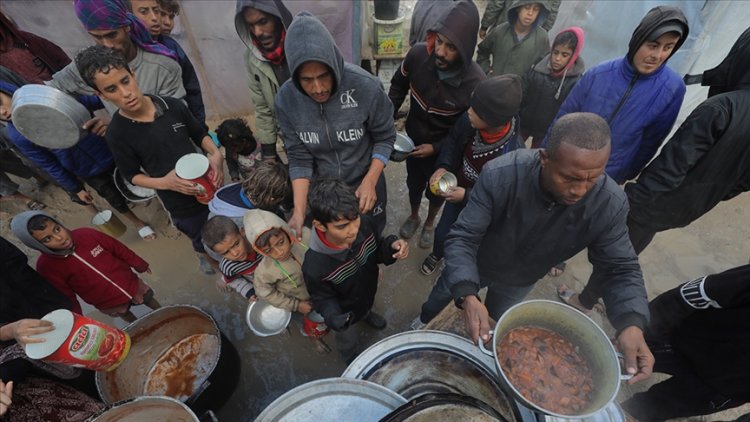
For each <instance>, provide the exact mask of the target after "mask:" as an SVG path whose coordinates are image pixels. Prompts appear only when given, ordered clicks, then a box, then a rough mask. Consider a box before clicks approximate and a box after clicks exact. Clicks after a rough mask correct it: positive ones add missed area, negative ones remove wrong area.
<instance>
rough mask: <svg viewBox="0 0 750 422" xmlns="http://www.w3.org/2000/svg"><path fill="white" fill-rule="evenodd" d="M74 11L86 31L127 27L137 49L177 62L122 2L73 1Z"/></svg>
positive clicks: (119, 0) (118, 0)
mask: <svg viewBox="0 0 750 422" xmlns="http://www.w3.org/2000/svg"><path fill="white" fill-rule="evenodd" d="M75 9H76V15H77V16H78V20H79V21H81V24H82V25H83V27H84V28H85V29H86V30H87V31H90V30H92V29H117V28H122V27H124V26H129V27H130V39H131V40H133V42H134V43H136V44H137V45H138V47H140V48H142V49H144V50H146V51H148V52H150V53H154V54H161V55H162V56H167V57H169V58H171V59H173V60H175V61H177V55H176V54H175V53H174V52H173V51H172V50H170V49H169V48H168V47H167V46H165V45H164V44H161V43H159V42H158V41H156V40H154V39H153V38H152V37H151V34H150V33H149V32H148V29H146V26H145V25H143V23H142V22H141V21H140V20H138V18H137V17H135V15H134V14H132V13H130V12H128V9H127V7H125V4H124V3H123V2H122V0H75Z"/></svg>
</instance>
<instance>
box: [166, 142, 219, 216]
mask: <svg viewBox="0 0 750 422" xmlns="http://www.w3.org/2000/svg"><path fill="white" fill-rule="evenodd" d="M174 169H175V173H176V174H177V177H179V178H181V179H185V180H188V181H191V182H193V183H195V186H196V187H198V188H199V189H200V191H201V193H200V194H198V195H196V196H195V199H196V200H198V202H200V203H201V204H208V203H209V202H211V199H213V197H214V194H215V193H216V186H214V184H213V182H211V178H212V177H213V174H214V172H213V170H212V169H211V166H210V164H209V162H208V158H207V157H206V156H205V155H203V154H197V153H192V154H186V155H183V156H182V157H181V158H180V159H179V160H177V163H176V164H175V167H174Z"/></svg>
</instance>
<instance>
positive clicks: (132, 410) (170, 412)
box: [86, 396, 198, 422]
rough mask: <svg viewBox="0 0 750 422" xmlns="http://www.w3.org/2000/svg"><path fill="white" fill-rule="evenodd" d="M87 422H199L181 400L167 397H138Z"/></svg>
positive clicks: (92, 417) (117, 405)
mask: <svg viewBox="0 0 750 422" xmlns="http://www.w3.org/2000/svg"><path fill="white" fill-rule="evenodd" d="M86 421H87V422H143V421H184V422H188V421H194V422H198V417H197V416H195V413H193V411H192V410H190V408H189V407H187V406H185V405H184V404H182V402H180V401H179V400H175V399H173V398H171V397H166V396H152V397H136V398H134V399H130V400H124V401H121V402H118V403H115V404H113V405H110V406H107V407H106V408H104V409H103V410H102V411H100V412H97V413H96V414H95V415H93V416H91V417H90V418H88V419H87V420H86Z"/></svg>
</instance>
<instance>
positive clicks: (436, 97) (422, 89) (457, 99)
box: [388, 1, 484, 248]
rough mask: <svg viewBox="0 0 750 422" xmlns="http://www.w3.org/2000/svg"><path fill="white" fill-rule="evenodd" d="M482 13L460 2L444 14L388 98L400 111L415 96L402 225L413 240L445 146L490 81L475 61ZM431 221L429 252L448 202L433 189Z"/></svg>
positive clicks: (425, 244) (424, 237) (423, 240)
mask: <svg viewBox="0 0 750 422" xmlns="http://www.w3.org/2000/svg"><path fill="white" fill-rule="evenodd" d="M478 28H479V11H478V10H477V7H476V5H475V4H474V3H472V2H471V1H457V2H453V3H451V4H450V7H448V8H447V9H446V10H444V11H443V14H442V16H440V18H439V19H438V20H437V22H436V23H435V24H434V25H433V27H432V28H429V31H428V33H427V42H425V43H418V44H416V45H414V47H412V48H411V50H409V53H408V54H407V55H406V58H404V61H403V62H402V63H401V66H400V68H399V70H398V72H395V73H394V75H393V78H392V79H391V88H390V91H389V92H388V96H389V97H390V99H391V101H392V102H393V109H394V111H398V109H399V108H400V107H401V104H402V103H403V102H404V99H405V98H406V95H407V94H408V93H411V94H410V95H411V96H410V98H411V107H410V109H409V115H408V117H407V118H406V133H408V134H409V136H410V137H411V139H413V140H414V144H415V145H416V148H415V149H414V152H412V153H411V154H410V155H409V157H408V158H407V159H406V173H407V176H406V185H407V187H408V188H409V205H410V206H411V214H410V215H409V217H408V218H407V219H406V221H404V223H403V224H402V225H401V228H400V230H399V235H400V236H401V237H402V238H404V239H409V238H411V237H412V236H413V235H414V233H415V232H416V231H417V229H418V228H419V226H420V225H421V222H422V220H421V218H420V217H419V207H420V203H421V200H422V193H423V192H425V190H426V189H425V188H426V187H427V184H428V182H429V180H430V176H432V173H433V172H434V171H435V162H436V160H437V157H438V154H439V152H440V141H441V140H442V139H443V138H445V137H446V135H448V132H449V131H450V129H451V127H452V126H453V124H454V123H456V121H457V120H458V118H459V117H461V115H462V114H463V113H464V112H465V111H466V110H468V108H469V98H470V97H471V93H472V92H473V91H474V87H476V85H477V84H478V83H479V82H480V81H482V80H483V79H484V74H483V72H482V70H481V69H480V68H479V66H477V64H476V63H474V62H473V61H472V59H471V57H472V55H473V54H474V48H475V47H476V45H477V29H478ZM426 197H427V199H428V200H429V202H430V207H429V209H428V212H427V219H426V220H425V223H424V228H423V229H422V234H421V236H420V239H419V246H420V247H422V248H429V247H431V246H432V243H433V240H434V236H435V217H436V216H437V214H438V212H439V211H440V207H441V206H442V205H443V201H444V200H443V198H442V197H439V196H437V195H433V194H432V192H430V191H429V190H427V191H426Z"/></svg>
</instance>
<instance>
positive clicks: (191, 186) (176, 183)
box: [159, 170, 203, 196]
mask: <svg viewBox="0 0 750 422" xmlns="http://www.w3.org/2000/svg"><path fill="white" fill-rule="evenodd" d="M159 184H160V186H161V187H160V189H161V190H171V191H174V192H179V193H181V194H183V195H188V196H196V195H200V194H201V193H202V192H203V190H202V188H201V187H200V185H199V184H197V183H195V182H191V181H189V180H185V179H181V178H179V177H178V176H177V173H175V171H174V170H172V171H170V172H169V173H167V174H166V175H164V177H160V178H159Z"/></svg>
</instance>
